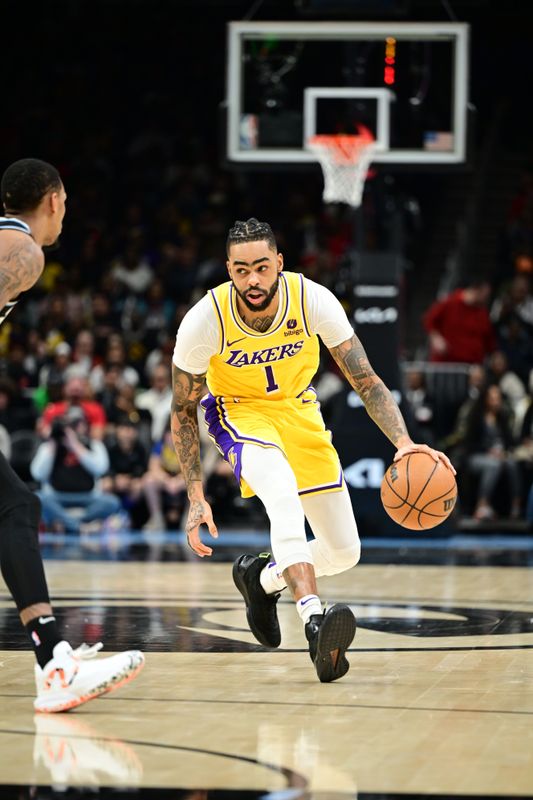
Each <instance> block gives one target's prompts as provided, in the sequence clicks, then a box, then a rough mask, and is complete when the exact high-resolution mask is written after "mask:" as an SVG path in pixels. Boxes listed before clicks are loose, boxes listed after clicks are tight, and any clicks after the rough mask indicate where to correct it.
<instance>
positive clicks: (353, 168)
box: [307, 132, 376, 208]
mask: <svg viewBox="0 0 533 800" xmlns="http://www.w3.org/2000/svg"><path fill="white" fill-rule="evenodd" d="M307 146H308V148H309V150H311V152H312V153H314V154H315V156H316V158H317V160H318V161H319V162H320V166H321V167H322V172H323V173H324V191H323V193H322V198H323V200H324V202H325V203H348V205H350V206H353V208H357V207H358V206H360V205H361V200H362V199H363V190H364V187H365V179H366V176H367V173H368V168H369V166H370V162H371V161H372V157H373V155H374V153H375V151H376V143H375V141H374V138H373V137H372V135H371V134H370V132H368V133H366V132H364V133H361V134H360V135H358V136H349V135H345V134H342V135H329V136H322V135H319V136H313V137H312V138H311V139H310V140H309V142H308V145H307Z"/></svg>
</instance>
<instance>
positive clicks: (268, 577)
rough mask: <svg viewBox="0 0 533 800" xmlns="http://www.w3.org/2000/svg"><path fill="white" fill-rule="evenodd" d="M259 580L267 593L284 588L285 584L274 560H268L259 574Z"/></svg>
mask: <svg viewBox="0 0 533 800" xmlns="http://www.w3.org/2000/svg"><path fill="white" fill-rule="evenodd" d="M259 582H260V584H261V586H262V587H263V589H264V590H265V592H266V593H267V594H275V593H276V592H281V590H282V589H285V588H286V586H287V584H286V582H285V578H284V577H283V575H282V574H281V573H280V572H278V565H277V564H276V562H275V561H269V562H268V564H267V565H266V566H265V567H263V569H262V570H261V573H260V575H259Z"/></svg>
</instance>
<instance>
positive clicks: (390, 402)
mask: <svg viewBox="0 0 533 800" xmlns="http://www.w3.org/2000/svg"><path fill="white" fill-rule="evenodd" d="M378 380H379V383H375V384H374V385H373V386H372V387H371V388H370V389H369V390H368V391H367V392H366V394H365V396H362V398H363V402H364V404H365V408H366V410H367V411H368V413H369V414H370V416H371V417H372V419H373V420H374V422H375V423H376V425H378V426H379V427H380V428H381V430H382V431H383V433H384V434H385V436H387V437H388V438H389V439H390V441H391V442H392V443H393V444H396V443H397V442H398V441H399V440H400V439H401V438H402V436H407V435H408V433H407V428H406V426H405V422H404V419H403V417H402V414H401V411H400V409H399V408H398V404H397V403H396V401H395V399H394V397H393V396H392V394H391V393H390V391H389V390H388V389H387V387H386V386H385V384H384V383H383V381H381V380H380V379H378Z"/></svg>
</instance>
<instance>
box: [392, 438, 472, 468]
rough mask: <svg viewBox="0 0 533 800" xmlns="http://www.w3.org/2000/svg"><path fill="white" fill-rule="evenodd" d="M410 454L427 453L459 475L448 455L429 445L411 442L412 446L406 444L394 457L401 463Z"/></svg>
mask: <svg viewBox="0 0 533 800" xmlns="http://www.w3.org/2000/svg"><path fill="white" fill-rule="evenodd" d="M409 453H427V454H428V456H431V458H432V459H433V460H434V461H442V463H443V464H444V466H446V467H448V469H450V470H451V471H452V473H453V474H454V475H456V474H457V472H456V470H455V467H454V466H453V464H452V462H451V461H450V459H449V458H448V456H447V455H446V453H442V452H441V451H440V450H434V449H433V448H432V447H430V446H429V445H428V444H416V443H415V442H411V443H410V444H406V445H404V446H403V447H400V448H398V450H396V453H395V455H394V459H393V460H394V461H399V460H400V458H403V457H404V456H406V455H408V454H409Z"/></svg>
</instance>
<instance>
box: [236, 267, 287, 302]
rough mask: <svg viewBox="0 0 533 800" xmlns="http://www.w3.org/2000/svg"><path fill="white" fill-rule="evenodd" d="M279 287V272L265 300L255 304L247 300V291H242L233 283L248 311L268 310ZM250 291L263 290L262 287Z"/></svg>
mask: <svg viewBox="0 0 533 800" xmlns="http://www.w3.org/2000/svg"><path fill="white" fill-rule="evenodd" d="M278 287H279V274H278V277H277V278H276V280H275V281H274V283H273V284H272V286H271V287H270V289H269V290H268V292H266V293H265V299H264V300H263V302H262V303H259V304H258V305H257V304H254V303H250V301H249V300H247V298H246V293H245V292H240V291H239V290H238V289H237V287H236V286H235V284H233V288H234V289H235V291H236V292H237V294H238V295H239V297H240V298H241V300H242V302H243V303H244V305H245V306H246V308H247V309H248V311H266V309H267V308H268V307H269V305H270V303H271V302H272V300H273V299H274V297H275V295H276V292H277V291H278ZM248 291H249V292H250V291H251V292H258V291H262V290H260V289H248Z"/></svg>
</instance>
